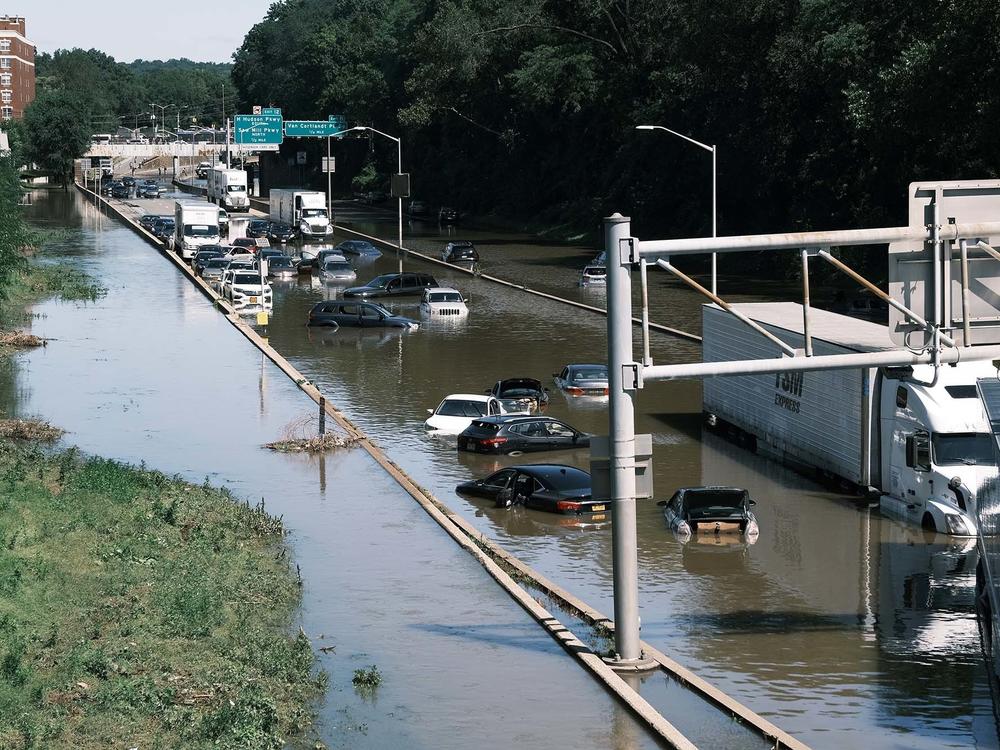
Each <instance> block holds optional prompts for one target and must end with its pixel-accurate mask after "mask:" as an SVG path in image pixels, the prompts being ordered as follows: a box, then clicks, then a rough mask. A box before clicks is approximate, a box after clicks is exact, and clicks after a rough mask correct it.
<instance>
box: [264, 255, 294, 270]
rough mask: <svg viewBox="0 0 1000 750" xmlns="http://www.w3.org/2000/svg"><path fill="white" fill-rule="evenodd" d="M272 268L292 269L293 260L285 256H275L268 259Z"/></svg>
mask: <svg viewBox="0 0 1000 750" xmlns="http://www.w3.org/2000/svg"><path fill="white" fill-rule="evenodd" d="M267 262H268V264H269V265H270V266H271V268H291V267H292V259H291V258H287V257H285V256H283V255H282V256H273V257H270V258H268V259H267Z"/></svg>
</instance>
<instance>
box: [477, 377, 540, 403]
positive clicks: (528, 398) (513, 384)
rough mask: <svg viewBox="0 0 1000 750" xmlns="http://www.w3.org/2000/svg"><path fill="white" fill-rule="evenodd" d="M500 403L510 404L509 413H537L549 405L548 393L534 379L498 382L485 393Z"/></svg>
mask: <svg viewBox="0 0 1000 750" xmlns="http://www.w3.org/2000/svg"><path fill="white" fill-rule="evenodd" d="M486 392H487V393H489V394H490V395H491V396H496V397H497V398H498V399H500V400H501V401H510V402H512V408H510V409H509V411H539V410H540V409H544V408H545V407H546V406H547V405H548V403H549V394H548V391H547V390H546V389H545V388H543V387H542V382H541V381H540V380H535V379H534V378H507V379H506V380H498V381H497V382H496V383H494V385H493V388H491V389H490V390H488V391H486Z"/></svg>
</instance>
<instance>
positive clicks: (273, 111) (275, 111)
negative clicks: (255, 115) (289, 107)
mask: <svg viewBox="0 0 1000 750" xmlns="http://www.w3.org/2000/svg"><path fill="white" fill-rule="evenodd" d="M261 114H262V115H278V116H279V117H280V116H281V110H280V109H279V108H278V107H264V109H263V110H262V111H261Z"/></svg>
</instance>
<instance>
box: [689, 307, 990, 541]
mask: <svg viewBox="0 0 1000 750" xmlns="http://www.w3.org/2000/svg"><path fill="white" fill-rule="evenodd" d="M733 307H734V308H735V309H736V310H738V311H739V312H741V313H742V314H744V315H746V316H747V317H748V318H750V319H751V320H753V321H755V322H757V323H759V324H760V325H761V326H762V327H763V328H764V329H765V330H767V331H768V332H769V333H772V334H774V335H775V336H777V337H778V338H779V339H781V340H782V341H784V342H785V343H786V344H788V345H789V346H791V347H793V348H795V349H802V348H803V346H804V338H803V334H802V306H801V305H798V304H796V303H792V302H774V303H759V304H758V303H752V304H738V305H734V306H733ZM702 321H703V338H704V340H703V358H704V360H705V361H706V362H721V361H733V360H749V359H767V358H778V357H780V356H781V351H780V350H779V348H778V346H777V345H776V344H775V343H773V342H772V341H769V340H768V339H767V338H765V337H764V336H762V335H761V334H760V333H758V332H757V331H755V330H753V329H752V328H750V327H749V326H747V325H746V324H745V323H743V322H741V321H740V320H738V319H737V318H736V317H734V316H732V315H730V314H728V313H727V312H725V311H724V310H722V309H721V308H719V307H718V306H716V305H705V306H704V307H703V316H702ZM809 330H810V333H811V335H812V345H813V354H814V355H824V354H849V353H855V352H877V351H887V350H891V349H894V348H896V347H895V346H894V345H893V343H892V342H891V341H890V339H889V330H888V328H887V327H886V326H883V325H878V324H876V323H870V322H867V321H863V320H858V319H856V318H851V317H848V316H845V315H838V314H836V313H831V312H827V311H825V310H819V309H816V308H812V309H811V310H810V315H809ZM996 376H997V368H996V367H994V366H993V364H992V363H990V362H963V363H960V364H957V365H945V366H942V367H939V368H936V369H935V368H934V367H933V366H931V365H917V366H914V367H882V368H879V367H868V368H859V369H851V370H825V371H824V370H818V371H809V372H794V373H779V374H777V375H774V374H771V375H765V374H760V375H738V376H732V377H729V376H727V377H718V378H706V379H705V381H704V383H703V390H702V393H703V396H702V408H703V410H704V412H705V414H706V417H707V419H708V424H709V425H710V426H714V427H715V428H716V429H720V430H722V431H723V432H730V433H732V432H733V431H734V429H735V432H736V434H737V435H738V436H739V437H740V438H742V442H744V443H745V444H748V445H749V447H751V449H754V450H756V451H757V452H758V453H762V454H765V455H769V456H772V457H775V458H777V459H778V460H780V461H783V462H785V463H787V464H790V465H792V466H794V467H796V468H800V469H805V470H808V471H810V472H811V473H814V474H817V475H822V476H825V477H828V478H837V479H840V480H846V481H847V482H849V483H850V484H852V485H854V486H856V487H858V488H859V489H861V490H869V491H874V492H876V493H877V494H878V496H879V498H880V504H881V507H882V509H883V511H884V512H886V513H887V514H889V515H892V516H895V517H898V518H904V519H906V520H908V521H911V522H914V523H916V524H920V525H922V526H924V527H926V528H930V529H934V530H936V531H939V532H941V533H946V534H952V535H956V536H974V535H975V534H976V533H977V523H976V513H975V503H976V493H977V492H978V491H979V490H980V488H982V487H983V486H984V485H985V484H987V483H988V482H989V481H990V480H991V479H992V478H994V477H996V475H997V465H996V460H995V458H994V455H993V449H992V443H991V437H992V433H991V430H990V424H989V421H988V420H987V417H986V414H985V411H984V409H983V403H982V401H981V399H980V398H979V395H978V392H977V390H976V382H977V380H978V379H979V378H983V377H996Z"/></svg>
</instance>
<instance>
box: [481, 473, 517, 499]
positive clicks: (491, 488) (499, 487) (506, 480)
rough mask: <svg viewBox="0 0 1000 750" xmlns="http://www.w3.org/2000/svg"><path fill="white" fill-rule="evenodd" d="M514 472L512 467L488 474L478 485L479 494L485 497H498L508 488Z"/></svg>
mask: <svg viewBox="0 0 1000 750" xmlns="http://www.w3.org/2000/svg"><path fill="white" fill-rule="evenodd" d="M516 473H517V472H516V471H515V470H514V469H501V470H500V471H497V472H494V473H493V474H490V475H489V476H488V477H486V479H484V480H483V483H482V484H481V485H480V486H479V490H480V491H481V494H483V495H485V496H486V497H492V498H496V499H500V495H501V494H502V493H503V492H504V491H505V490H508V489H509V488H510V486H511V484H512V482H513V480H514V475H515V474H516Z"/></svg>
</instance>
